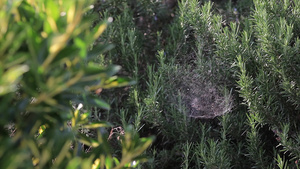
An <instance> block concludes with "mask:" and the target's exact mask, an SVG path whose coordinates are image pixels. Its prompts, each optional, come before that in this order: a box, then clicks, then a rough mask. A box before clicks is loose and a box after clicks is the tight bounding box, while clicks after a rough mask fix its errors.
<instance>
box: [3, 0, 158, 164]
mask: <svg viewBox="0 0 300 169" xmlns="http://www.w3.org/2000/svg"><path fill="white" fill-rule="evenodd" d="M92 3H93V2H92V1H50V0H49V1H25V0H24V1H4V2H1V3H0V9H1V10H0V23H1V28H0V46H1V47H0V100H1V102H0V109H1V115H0V119H1V120H0V130H1V136H0V145H1V146H0V149H1V153H0V166H1V168H123V167H132V162H133V161H134V160H135V163H138V162H143V161H144V160H145V158H141V157H140V154H142V153H143V151H145V150H146V149H147V148H148V147H149V146H150V144H151V143H152V141H153V138H152V137H148V138H140V137H139V135H138V134H137V133H136V131H135V130H134V129H132V128H130V127H129V128H126V130H125V134H124V136H123V137H122V138H121V139H120V142H121V143H122V157H114V156H113V153H114V152H113V151H112V149H111V148H110V145H109V143H108V142H107V136H106V135H105V134H104V133H105V127H111V126H112V125H111V124H110V123H108V122H105V121H93V122H91V120H90V118H91V110H90V109H89V108H91V107H97V108H101V109H103V110H109V109H110V105H109V104H107V103H106V102H104V101H103V100H102V99H101V98H99V97H96V96H95V95H94V94H93V91H94V90H96V89H99V88H102V89H108V88H113V87H120V86H125V85H129V84H132V81H130V80H128V79H125V78H119V77H117V76H115V74H116V73H117V72H118V71H119V70H120V66H115V65H110V66H106V67H104V66H103V65H101V64H98V63H95V62H93V61H94V59H95V58H94V57H95V56H101V55H102V54H103V52H104V51H107V50H109V49H110V48H111V45H105V44H103V43H102V44H101V43H100V44H98V45H96V46H95V45H93V43H94V41H95V40H97V39H98V38H99V36H100V35H101V34H102V33H103V31H104V30H105V29H106V27H107V26H108V24H109V21H110V19H108V20H107V21H106V20H105V21H104V22H101V24H98V25H95V26H93V27H92V26H91V25H92V21H93V20H95V16H94V15H93V13H92V12H91V11H90V9H91V7H93V5H92ZM74 107H75V108H74ZM76 107H77V108H76ZM82 107H83V108H82ZM84 129H85V130H92V131H94V132H95V133H96V134H95V137H93V138H92V137H88V136H87V135H85V134H83V130H84ZM85 147H88V149H89V151H90V152H88V153H86V152H84V151H87V148H85Z"/></svg>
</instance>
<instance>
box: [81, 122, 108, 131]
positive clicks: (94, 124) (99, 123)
mask: <svg viewBox="0 0 300 169" xmlns="http://www.w3.org/2000/svg"><path fill="white" fill-rule="evenodd" d="M111 126H112V125H111V124H110V123H108V122H106V121H102V122H95V123H90V124H86V125H83V128H88V129H89V128H99V127H111Z"/></svg>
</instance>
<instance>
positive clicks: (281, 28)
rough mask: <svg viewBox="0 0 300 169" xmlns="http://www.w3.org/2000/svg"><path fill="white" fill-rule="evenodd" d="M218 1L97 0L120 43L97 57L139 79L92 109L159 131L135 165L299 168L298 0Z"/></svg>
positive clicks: (110, 38)
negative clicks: (147, 156) (149, 158)
mask: <svg viewBox="0 0 300 169" xmlns="http://www.w3.org/2000/svg"><path fill="white" fill-rule="evenodd" d="M214 2H215V3H213V2H211V1H206V0H205V1H202V0H181V1H178V2H175V1H173V0H161V1H153V0H141V1H125V0H118V1H114V0H107V1H105V2H102V1H99V3H98V7H99V8H97V9H100V10H98V11H97V12H99V13H100V18H102V19H103V18H107V17H113V20H114V22H113V23H112V24H111V25H110V26H109V27H108V30H107V31H105V32H104V33H103V35H102V36H101V37H100V38H99V39H98V40H97V42H98V43H99V44H103V43H106V42H113V43H114V44H115V46H116V47H115V48H114V49H112V50H110V51H108V52H107V53H105V54H101V55H99V56H98V58H96V59H95V62H97V63H99V64H100V65H109V64H110V63H116V64H118V65H121V66H122V67H124V69H123V70H121V72H120V73H121V74H123V75H126V76H131V77H133V78H134V80H136V81H137V85H136V86H132V87H130V88H126V89H124V90H109V91H103V92H102V93H101V96H102V97H103V98H105V99H106V100H109V101H110V103H112V104H111V109H110V110H108V111H105V110H98V112H97V113H99V114H101V115H103V116H104V117H105V118H106V119H109V121H113V123H114V124H116V125H120V126H125V125H126V124H133V125H134V127H135V129H136V130H138V131H139V132H140V134H142V135H151V134H155V135H156V136H157V140H156V142H155V143H154V144H153V147H152V149H151V150H149V151H147V154H150V155H152V156H153V158H154V160H153V161H152V162H150V163H146V164H139V165H138V167H140V168H178V167H179V166H180V167H182V168H249V167H252V168H276V167H279V168H296V167H298V164H297V163H298V162H299V157H300V156H299V142H300V139H299V125H298V124H297V123H298V121H299V103H300V101H299V83H300V80H299V72H300V71H299V63H300V62H299V58H300V57H299V44H300V41H299V35H300V32H299V30H300V29H299V28H300V19H299V18H300V12H299V11H300V6H299V4H300V3H299V2H298V1H296V0H262V1H258V0H254V1H247V0H237V1H231V0H228V1H214ZM169 4H175V6H176V5H177V8H174V6H173V7H171V8H170V6H169ZM77 44H80V43H79V42H77ZM25 70H26V69H25ZM229 91H230V92H229ZM112 112H113V113H112ZM115 112H116V113H115ZM217 116H219V117H217ZM120 117H121V119H120Z"/></svg>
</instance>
